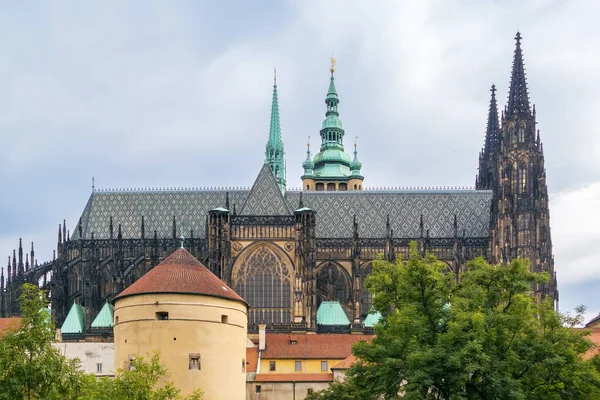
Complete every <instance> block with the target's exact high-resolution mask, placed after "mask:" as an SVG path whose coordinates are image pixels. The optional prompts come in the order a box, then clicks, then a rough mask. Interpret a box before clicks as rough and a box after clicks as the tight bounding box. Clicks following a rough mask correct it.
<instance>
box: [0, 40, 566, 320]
mask: <svg viewBox="0 0 600 400" xmlns="http://www.w3.org/2000/svg"><path fill="white" fill-rule="evenodd" d="M515 39H516V48H515V52H514V59H513V66H512V75H511V80H510V93H509V97H508V104H507V105H506V107H505V108H504V110H503V111H502V115H501V118H500V120H499V116H498V109H497V103H496V97H495V87H494V86H492V89H491V101H490V107H489V115H488V123H487V132H486V137H485V144H484V147H483V149H482V151H481V153H480V155H479V173H478V175H477V178H476V185H475V190H471V189H469V190H467V189H431V190H421V189H406V190H395V189H394V190H392V189H390V190H385V189H384V190H376V191H370V190H364V189H363V180H364V177H363V176H362V175H361V167H362V164H361V162H360V161H359V160H358V154H357V149H356V145H355V147H354V153H353V157H351V156H350V155H349V154H348V153H346V152H345V149H344V136H345V130H344V128H343V126H342V121H341V119H340V111H339V103H340V98H339V96H338V92H337V89H336V85H335V77H334V72H335V71H334V68H333V65H332V68H331V71H330V72H331V76H330V78H329V86H328V90H327V95H326V97H325V105H326V108H325V110H326V111H325V119H324V121H323V123H322V126H321V129H320V137H321V144H320V148H319V151H318V152H317V153H316V154H315V155H314V156H312V154H311V151H310V146H309V147H308V150H307V156H306V160H305V161H304V162H303V163H302V167H303V169H304V174H303V175H302V177H301V181H302V189H301V190H299V191H297V190H294V191H293V190H286V164H285V152H284V144H283V140H282V135H281V130H280V124H279V104H278V97H277V82H276V81H275V83H274V85H273V101H272V109H271V125H270V132H269V139H268V142H267V145H266V152H265V162H264V165H263V166H262V167H261V168H260V170H259V171H258V175H257V177H256V180H255V182H254V184H253V186H252V188H251V189H250V190H242V189H178V190H162V189H147V190H146V189H145V190H94V191H93V192H92V194H91V196H90V198H89V200H88V202H87V204H86V206H85V208H84V210H83V213H82V215H81V218H80V219H79V222H78V223H77V225H76V226H75V229H74V230H73V232H72V233H71V232H69V231H67V229H66V224H65V223H64V221H63V224H62V225H59V229H58V243H57V248H56V251H55V256H54V257H53V259H52V260H50V261H47V262H45V263H42V264H38V263H37V262H36V261H35V258H34V249H33V244H32V248H31V252H30V254H25V259H23V245H22V243H21V241H19V248H18V250H15V251H13V254H12V257H9V263H8V268H7V278H6V280H5V279H4V269H3V270H2V279H1V284H2V291H1V293H2V299H1V302H0V307H1V308H0V311H1V314H2V316H10V315H18V314H19V310H18V305H17V300H16V299H17V297H18V295H19V288H20V285H21V284H23V283H24V282H31V283H37V284H39V285H40V286H43V287H45V288H47V289H48V290H49V291H50V297H51V302H52V311H53V313H54V316H55V318H56V323H57V325H58V326H60V325H61V324H62V322H63V321H64V320H65V317H66V315H67V312H68V311H69V309H70V308H71V307H72V306H73V304H77V305H78V307H79V306H81V307H82V308H83V309H84V310H85V326H86V327H87V328H90V329H91V323H92V321H93V320H94V318H95V317H96V316H97V314H98V313H99V312H100V310H101V309H102V307H103V305H104V304H105V303H106V302H110V301H112V299H113V298H114V296H116V295H117V294H118V293H120V292H121V291H122V290H123V289H125V288H126V287H127V286H129V285H131V284H132V283H133V282H135V281H136V280H137V279H138V278H139V277H141V276H142V275H143V274H145V273H146V272H148V271H149V270H150V269H152V268H153V267H154V266H155V265H157V264H158V263H159V262H160V261H161V260H163V259H164V258H166V257H167V256H168V255H169V254H171V253H172V252H173V251H174V250H175V249H177V248H179V247H180V246H181V245H182V244H183V246H184V247H185V248H186V249H188V250H189V251H190V253H192V254H193V255H194V256H195V257H196V258H198V259H199V260H200V261H201V262H202V263H203V264H204V265H206V266H207V267H208V268H209V269H210V270H211V271H212V272H213V273H214V274H215V275H217V276H218V277H219V278H220V279H221V280H223V281H224V282H225V283H227V284H228V285H229V286H231V287H232V288H233V289H235V290H236V292H237V293H238V294H239V295H240V296H242V297H243V298H244V299H245V300H246V301H247V302H248V303H249V305H250V310H249V317H248V326H249V330H250V331H253V330H256V329H257V325H258V324H259V323H265V324H267V327H268V329H277V330H280V331H285V330H316V331H318V330H319V329H320V327H319V324H318V320H317V316H316V311H317V309H318V307H319V305H320V304H321V303H322V302H324V301H337V302H339V304H340V306H341V308H342V309H343V311H344V312H345V314H346V316H347V317H348V319H349V321H351V324H350V325H349V326H348V327H346V328H343V329H348V330H360V329H362V327H363V326H362V321H364V319H365V317H366V315H367V314H368V313H369V310H370V308H371V297H370V294H369V292H368V291H367V290H366V289H365V288H364V285H363V282H364V279H365V277H366V276H367V275H368V274H369V273H370V271H371V267H372V262H373V260H374V259H376V258H377V256H378V255H380V254H383V256H384V257H385V258H386V259H388V260H394V259H395V258H396V257H397V256H398V255H404V256H407V255H408V248H409V243H410V242H411V241H416V242H417V243H418V246H419V249H420V251H422V252H431V253H432V254H434V255H435V256H436V257H438V258H439V259H440V260H443V261H444V262H445V263H446V264H447V265H448V269H449V271H453V273H458V272H459V271H460V269H461V267H462V266H463V265H464V263H465V262H466V261H467V260H470V259H472V258H475V257H478V256H483V257H485V258H486V259H488V260H489V261H491V262H493V263H507V262H509V261H510V260H512V259H515V258H517V257H527V258H530V259H531V268H532V270H534V271H546V272H548V273H549V275H550V277H551V279H550V281H549V283H547V284H543V285H539V286H537V287H535V288H534V290H535V291H536V293H537V294H538V295H540V296H549V297H550V298H552V299H553V300H554V302H555V303H556V302H557V301H558V290H557V284H556V275H555V273H554V259H553V256H552V241H551V238H550V223H549V212H548V189H547V186H546V171H545V168H544V154H543V146H542V142H541V140H540V134H539V131H538V130H536V114H535V106H533V107H532V106H531V104H530V101H529V95H528V91H527V82H526V77H525V68H524V64H523V54H522V50H521V36H520V34H519V33H517V36H516V37H515ZM87 328H86V329H87Z"/></svg>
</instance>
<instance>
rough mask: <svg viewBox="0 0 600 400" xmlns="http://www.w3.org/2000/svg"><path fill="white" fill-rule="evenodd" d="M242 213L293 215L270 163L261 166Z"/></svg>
mask: <svg viewBox="0 0 600 400" xmlns="http://www.w3.org/2000/svg"><path fill="white" fill-rule="evenodd" d="M240 215H261V216H264V215H292V211H291V210H290V207H289V206H288V204H287V202H286V201H285V199H284V198H283V195H282V194H281V191H280V190H279V186H278V185H277V181H276V180H275V176H274V175H273V172H272V171H271V167H270V166H269V165H267V164H265V165H263V167H262V168H261V170H260V172H259V174H258V176H257V177H256V180H255V181H254V185H252V189H250V193H248V196H247V197H246V201H245V202H244V206H243V207H242V209H241V211H240Z"/></svg>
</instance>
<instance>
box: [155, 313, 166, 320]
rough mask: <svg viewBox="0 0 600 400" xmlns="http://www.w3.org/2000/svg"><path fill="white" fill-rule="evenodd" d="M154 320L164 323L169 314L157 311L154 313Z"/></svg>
mask: <svg viewBox="0 0 600 400" xmlns="http://www.w3.org/2000/svg"><path fill="white" fill-rule="evenodd" d="M156 319H157V320H159V321H166V320H168V319H169V313H168V312H164V311H159V312H157V313H156Z"/></svg>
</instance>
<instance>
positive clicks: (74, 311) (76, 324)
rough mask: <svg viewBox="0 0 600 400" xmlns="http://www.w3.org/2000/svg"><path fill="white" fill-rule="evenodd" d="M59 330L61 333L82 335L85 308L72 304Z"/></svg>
mask: <svg viewBox="0 0 600 400" xmlns="http://www.w3.org/2000/svg"><path fill="white" fill-rule="evenodd" d="M60 330H61V332H62V333H83V331H84V330H85V308H83V307H82V306H80V305H79V304H77V303H73V305H72V306H71V309H70V310H69V313H68V314H67V318H65V322H63V325H62V327H61V328H60Z"/></svg>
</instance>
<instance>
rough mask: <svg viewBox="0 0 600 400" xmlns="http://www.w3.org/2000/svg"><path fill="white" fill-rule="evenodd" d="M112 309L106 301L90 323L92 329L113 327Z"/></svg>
mask: <svg viewBox="0 0 600 400" xmlns="http://www.w3.org/2000/svg"><path fill="white" fill-rule="evenodd" d="M113 316H114V307H113V305H112V304H110V303H109V302H108V301H107V302H106V303H104V306H103V307H102V309H101V310H100V312H99V313H98V315H97V316H96V318H95V319H94V321H93V322H92V325H91V326H92V328H111V327H112V326H113Z"/></svg>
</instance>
